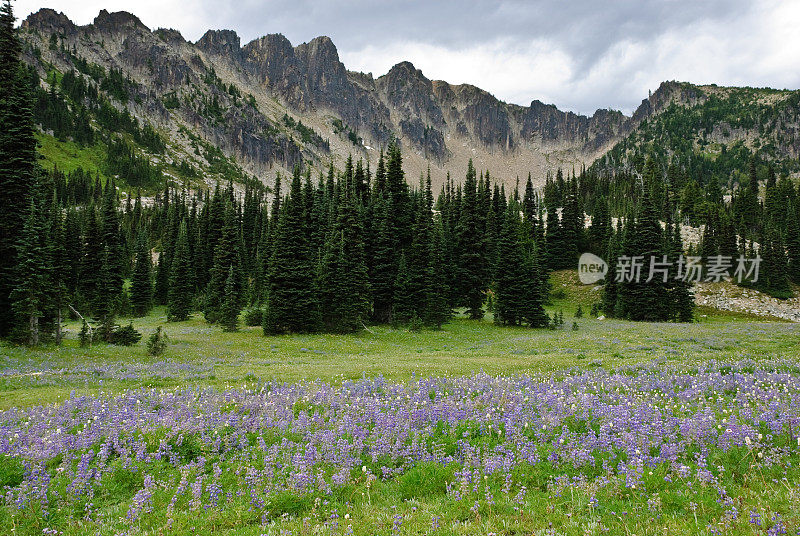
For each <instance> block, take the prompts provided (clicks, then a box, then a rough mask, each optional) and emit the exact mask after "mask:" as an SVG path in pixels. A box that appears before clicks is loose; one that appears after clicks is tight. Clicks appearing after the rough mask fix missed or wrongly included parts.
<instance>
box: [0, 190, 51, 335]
mask: <svg viewBox="0 0 800 536" xmlns="http://www.w3.org/2000/svg"><path fill="white" fill-rule="evenodd" d="M48 245H49V244H48V234H47V233H46V228H45V224H44V221H43V217H42V211H41V207H40V206H39V204H38V203H36V202H35V201H34V199H33V198H31V200H30V205H29V207H28V215H27V217H26V219H25V223H24V225H23V227H22V232H21V233H20V234H19V241H18V243H17V255H16V259H17V266H16V273H15V274H14V276H15V277H14V281H15V284H16V286H15V287H14V289H13V290H12V291H11V296H10V297H11V302H12V306H13V310H14V313H15V316H16V318H17V319H19V320H20V321H21V323H20V325H18V326H16V327H17V328H18V329H19V331H20V339H22V340H24V341H26V342H27V344H29V345H31V346H35V345H37V344H39V320H40V318H41V317H42V315H43V311H44V308H45V305H46V300H47V296H48V293H49V290H50V289H49V278H48V272H49V268H50V267H49V265H48V261H49V255H48V249H47V248H48Z"/></svg>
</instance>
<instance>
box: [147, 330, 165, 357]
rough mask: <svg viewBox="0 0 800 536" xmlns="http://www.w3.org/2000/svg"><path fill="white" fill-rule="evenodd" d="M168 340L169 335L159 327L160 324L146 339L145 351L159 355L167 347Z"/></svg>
mask: <svg viewBox="0 0 800 536" xmlns="http://www.w3.org/2000/svg"><path fill="white" fill-rule="evenodd" d="M168 342H169V337H167V334H166V333H164V331H163V330H162V329H161V326H158V328H156V330H155V331H154V332H153V334H152V335H150V338H149V339H147V353H148V354H150V355H152V356H160V355H161V354H163V353H164V350H166V349H167V343H168Z"/></svg>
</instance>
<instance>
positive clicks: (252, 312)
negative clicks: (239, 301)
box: [244, 307, 264, 326]
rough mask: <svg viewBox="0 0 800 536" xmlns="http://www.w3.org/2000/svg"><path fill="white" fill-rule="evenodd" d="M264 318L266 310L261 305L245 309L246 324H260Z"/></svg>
mask: <svg viewBox="0 0 800 536" xmlns="http://www.w3.org/2000/svg"><path fill="white" fill-rule="evenodd" d="M263 320H264V312H263V311H262V310H261V308H260V307H251V308H249V309H245V311H244V325H245V326H260V325H261V323H262V321H263Z"/></svg>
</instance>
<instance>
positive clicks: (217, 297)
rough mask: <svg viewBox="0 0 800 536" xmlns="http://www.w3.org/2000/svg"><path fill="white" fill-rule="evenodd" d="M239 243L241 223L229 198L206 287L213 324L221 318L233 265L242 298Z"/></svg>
mask: <svg viewBox="0 0 800 536" xmlns="http://www.w3.org/2000/svg"><path fill="white" fill-rule="evenodd" d="M239 245H240V240H239V225H238V221H237V217H236V209H235V208H234V206H233V203H232V202H231V201H230V200H228V201H227V203H226V204H225V212H224V217H223V226H222V230H221V232H220V237H219V240H217V242H216V248H215V250H214V265H213V267H212V268H211V280H210V281H209V283H208V288H207V289H206V302H205V308H204V310H203V314H204V315H205V318H206V321H208V322H210V323H212V324H214V323H216V322H219V320H220V314H221V309H222V305H223V302H224V300H225V281H226V280H227V277H228V271H229V269H230V268H231V267H233V271H234V277H235V280H236V285H235V290H236V294H237V296H239V299H240V300H241V294H242V290H243V289H242V286H243V285H242V273H241V258H240V255H239Z"/></svg>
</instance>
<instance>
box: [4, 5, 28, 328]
mask: <svg viewBox="0 0 800 536" xmlns="http://www.w3.org/2000/svg"><path fill="white" fill-rule="evenodd" d="M14 20H15V19H14V14H13V10H12V8H11V2H10V0H6V1H5V2H4V3H3V5H2V6H0V336H5V335H8V334H9V333H10V332H11V329H12V328H13V327H14V326H15V325H16V324H17V322H18V320H19V319H18V318H15V315H16V314H18V312H17V309H15V308H14V307H12V303H13V302H12V299H11V293H12V291H13V290H15V289H18V288H22V287H24V286H25V283H23V282H20V281H17V279H16V278H17V276H18V274H19V270H18V269H17V266H18V264H20V263H22V262H25V261H23V260H22V259H18V257H17V254H18V252H19V251H20V249H19V248H18V247H17V245H18V244H17V242H18V240H19V237H20V233H21V230H22V229H23V227H24V226H25V224H26V223H28V210H29V209H30V199H31V196H32V195H33V191H34V185H35V183H36V180H37V172H36V139H35V137H34V125H33V110H32V103H31V96H30V90H29V87H30V86H29V83H28V75H27V70H26V69H25V67H24V66H23V65H22V62H21V61H20V52H21V49H22V47H21V44H20V40H19V37H18V35H17V30H16V29H15V28H14Z"/></svg>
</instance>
